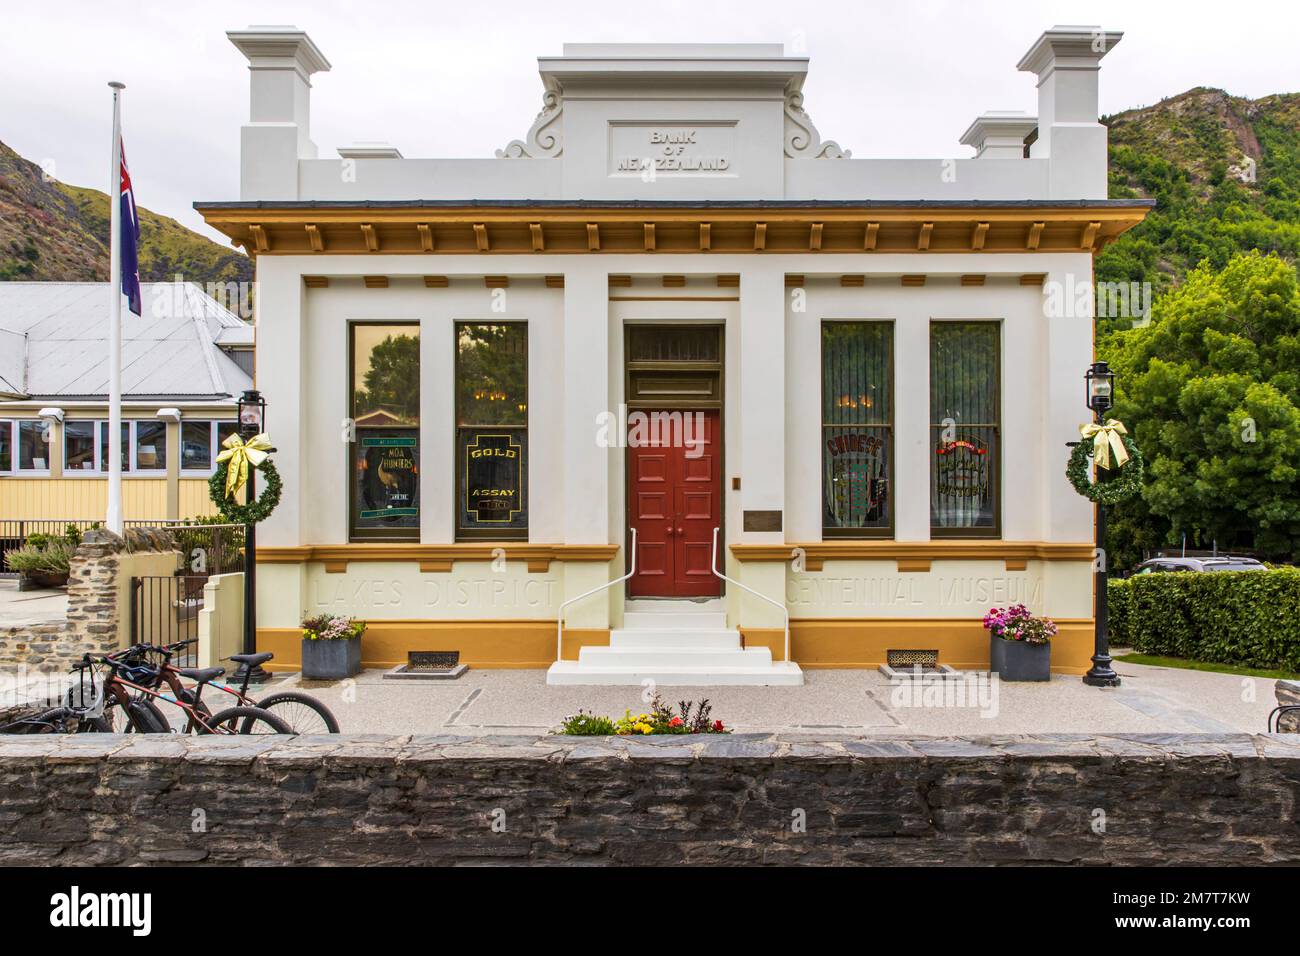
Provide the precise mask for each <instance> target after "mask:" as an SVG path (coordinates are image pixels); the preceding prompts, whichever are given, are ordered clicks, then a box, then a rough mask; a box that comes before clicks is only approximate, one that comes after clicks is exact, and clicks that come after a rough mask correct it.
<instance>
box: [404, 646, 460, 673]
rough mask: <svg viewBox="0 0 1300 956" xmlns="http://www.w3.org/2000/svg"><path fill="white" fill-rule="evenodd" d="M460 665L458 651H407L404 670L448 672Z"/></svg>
mask: <svg viewBox="0 0 1300 956" xmlns="http://www.w3.org/2000/svg"><path fill="white" fill-rule="evenodd" d="M459 663H460V651H407V652H406V670H407V672H408V673H410V672H412V671H449V670H451V669H452V668H453V667H455V666H456V665H457V664H459Z"/></svg>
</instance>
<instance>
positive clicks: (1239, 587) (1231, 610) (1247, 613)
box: [1107, 568, 1300, 671]
mask: <svg viewBox="0 0 1300 956" xmlns="http://www.w3.org/2000/svg"><path fill="white" fill-rule="evenodd" d="M1107 594H1108V597H1109V609H1108V611H1109V617H1108V621H1109V630H1110V640H1111V643H1112V644H1114V645H1116V646H1128V647H1131V648H1133V649H1134V650H1135V651H1138V652H1140V653H1143V654H1158V655H1163V656H1168V657H1184V658H1188V659H1189V660H1198V661H1209V662H1211V663H1215V664H1239V665H1241V666H1244V667H1261V668H1279V669H1285V670H1290V671H1300V568H1277V569H1274V570H1269V571H1215V572H1212V573H1211V572H1207V573H1198V572H1192V571H1188V572H1181V573H1164V574H1143V575H1139V576H1137V577H1133V578H1129V579H1128V580H1127V581H1112V582H1110V587H1109V589H1108V591H1107Z"/></svg>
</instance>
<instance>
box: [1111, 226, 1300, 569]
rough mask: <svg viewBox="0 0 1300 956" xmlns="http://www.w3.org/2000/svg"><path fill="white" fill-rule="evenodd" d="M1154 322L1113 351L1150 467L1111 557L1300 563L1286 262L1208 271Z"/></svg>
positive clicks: (1291, 305)
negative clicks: (1238, 551)
mask: <svg viewBox="0 0 1300 956" xmlns="http://www.w3.org/2000/svg"><path fill="white" fill-rule="evenodd" d="M1152 312H1153V314H1152V322H1151V324H1150V325H1148V326H1145V327H1141V328H1135V329H1129V330H1124V331H1120V332H1116V333H1114V334H1112V335H1110V336H1107V337H1106V338H1104V339H1103V340H1102V342H1101V343H1100V353H1101V357H1103V358H1105V359H1107V360H1108V361H1109V362H1110V363H1111V365H1112V367H1113V368H1114V369H1115V372H1116V383H1117V393H1116V396H1117V397H1116V404H1115V409H1114V417H1116V418H1118V419H1120V420H1121V421H1123V422H1124V423H1125V425H1126V426H1127V427H1128V429H1129V432H1130V434H1132V435H1133V437H1134V439H1135V440H1136V441H1137V444H1138V446H1139V447H1140V448H1141V449H1142V451H1143V454H1144V455H1145V456H1146V459H1147V482H1146V485H1145V487H1144V488H1143V492H1142V496H1141V498H1140V500H1134V501H1132V502H1129V503H1128V504H1126V505H1124V506H1121V507H1120V508H1118V509H1116V521H1115V522H1114V526H1113V527H1112V529H1111V531H1112V534H1111V538H1110V541H1109V542H1108V548H1109V547H1110V546H1112V545H1113V546H1114V548H1113V550H1112V551H1111V553H1112V561H1113V563H1115V564H1116V566H1121V560H1123V562H1124V563H1127V561H1128V559H1131V558H1132V557H1133V556H1132V555H1129V554H1127V553H1126V549H1127V551H1131V550H1132V549H1133V544H1134V542H1143V543H1146V542H1151V541H1159V540H1160V539H1162V538H1163V541H1164V543H1165V544H1176V543H1178V541H1179V540H1180V539H1181V537H1182V535H1183V534H1184V533H1186V534H1187V537H1188V541H1189V544H1190V545H1194V546H1197V547H1208V546H1209V545H1210V544H1211V543H1212V542H1217V544H1218V546H1219V548H1220V549H1225V550H1226V549H1228V548H1253V549H1255V550H1257V551H1259V552H1260V553H1261V554H1262V555H1264V556H1265V557H1269V558H1274V559H1283V560H1288V561H1292V560H1295V559H1296V558H1297V557H1300V286H1298V284H1297V277H1296V270H1295V267H1294V266H1293V265H1291V264H1289V263H1287V262H1286V261H1284V260H1282V259H1281V258H1279V257H1278V256H1277V255H1276V254H1269V255H1267V256H1265V255H1261V254H1260V253H1259V252H1258V251H1254V252H1250V253H1245V254H1237V255H1235V256H1233V257H1232V258H1231V259H1230V260H1229V261H1228V262H1227V265H1226V266H1225V267H1224V268H1223V269H1222V271H1216V270H1215V269H1214V268H1213V267H1212V265H1211V263H1210V262H1208V261H1206V262H1202V263H1201V264H1200V265H1199V266H1198V267H1197V268H1196V269H1194V270H1193V271H1192V272H1191V273H1189V274H1188V276H1187V279H1186V281H1185V282H1184V283H1183V284H1182V285H1181V286H1179V287H1177V288H1175V289H1173V290H1171V291H1169V292H1167V293H1165V294H1164V295H1162V296H1161V297H1160V298H1159V299H1157V300H1156V303H1155V305H1154V307H1153V310H1152Z"/></svg>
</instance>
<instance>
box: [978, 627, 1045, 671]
mask: <svg viewBox="0 0 1300 956" xmlns="http://www.w3.org/2000/svg"><path fill="white" fill-rule="evenodd" d="M989 670H991V671H993V672H995V673H996V674H997V675H998V677H1000V678H1001V679H1002V680H1011V681H1029V680H1051V678H1052V645H1051V644H1050V643H1049V644H1029V643H1027V642H1025V641H1004V640H1003V639H1002V638H1000V637H992V636H990V637H989Z"/></svg>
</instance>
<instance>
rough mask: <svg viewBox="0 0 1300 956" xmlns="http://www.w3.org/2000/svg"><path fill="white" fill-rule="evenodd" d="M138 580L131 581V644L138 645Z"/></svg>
mask: <svg viewBox="0 0 1300 956" xmlns="http://www.w3.org/2000/svg"><path fill="white" fill-rule="evenodd" d="M139 607H140V579H139V578H132V579H131V641H130V642H131V643H132V644H139V643H140V613H139Z"/></svg>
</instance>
